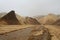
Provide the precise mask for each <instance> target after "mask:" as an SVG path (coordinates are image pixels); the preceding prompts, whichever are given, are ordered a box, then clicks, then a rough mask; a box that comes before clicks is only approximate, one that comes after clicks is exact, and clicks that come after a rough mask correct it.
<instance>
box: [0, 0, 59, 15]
mask: <svg viewBox="0 0 60 40" xmlns="http://www.w3.org/2000/svg"><path fill="white" fill-rule="evenodd" d="M10 10H15V11H16V13H18V14H19V15H23V16H34V15H45V14H48V13H55V14H60V0H0V12H9V11H10Z"/></svg>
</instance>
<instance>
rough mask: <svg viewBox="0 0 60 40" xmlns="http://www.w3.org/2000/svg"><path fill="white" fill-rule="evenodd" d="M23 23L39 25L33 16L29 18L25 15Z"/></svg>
mask: <svg viewBox="0 0 60 40" xmlns="http://www.w3.org/2000/svg"><path fill="white" fill-rule="evenodd" d="M24 23H25V24H31V25H39V24H40V23H39V22H38V21H37V20H36V19H35V18H31V17H26V18H25V22H24Z"/></svg>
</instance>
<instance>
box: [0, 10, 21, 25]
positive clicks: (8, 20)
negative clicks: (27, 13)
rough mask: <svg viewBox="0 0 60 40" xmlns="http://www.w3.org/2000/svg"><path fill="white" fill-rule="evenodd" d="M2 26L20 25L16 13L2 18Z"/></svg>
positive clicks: (0, 19)
mask: <svg viewBox="0 0 60 40" xmlns="http://www.w3.org/2000/svg"><path fill="white" fill-rule="evenodd" d="M0 24H2V25H5V24H7V25H19V24H20V23H19V21H18V19H17V18H16V15H15V12H14V11H10V12H9V13H8V14H6V15H5V16H3V17H2V18H0Z"/></svg>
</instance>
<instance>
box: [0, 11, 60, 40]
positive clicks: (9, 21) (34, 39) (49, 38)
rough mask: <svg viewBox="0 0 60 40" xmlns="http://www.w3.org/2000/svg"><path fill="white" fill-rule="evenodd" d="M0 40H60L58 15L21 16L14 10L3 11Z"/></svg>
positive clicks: (0, 19)
mask: <svg viewBox="0 0 60 40" xmlns="http://www.w3.org/2000/svg"><path fill="white" fill-rule="evenodd" d="M0 14H1V13H0ZM0 40H60V16H59V15H55V14H48V15H45V16H37V17H22V16H19V15H17V14H16V13H15V11H10V12H9V13H5V14H4V13H3V14H1V16H0Z"/></svg>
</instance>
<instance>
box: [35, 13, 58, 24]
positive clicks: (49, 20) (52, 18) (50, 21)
mask: <svg viewBox="0 0 60 40" xmlns="http://www.w3.org/2000/svg"><path fill="white" fill-rule="evenodd" d="M36 19H37V20H38V22H39V23H41V24H48V25H49V24H53V23H54V22H55V21H56V20H58V19H59V17H58V16H57V15H54V14H48V15H46V16H42V17H40V18H36Z"/></svg>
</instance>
